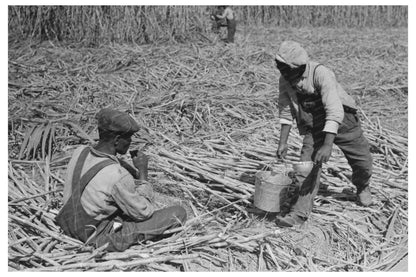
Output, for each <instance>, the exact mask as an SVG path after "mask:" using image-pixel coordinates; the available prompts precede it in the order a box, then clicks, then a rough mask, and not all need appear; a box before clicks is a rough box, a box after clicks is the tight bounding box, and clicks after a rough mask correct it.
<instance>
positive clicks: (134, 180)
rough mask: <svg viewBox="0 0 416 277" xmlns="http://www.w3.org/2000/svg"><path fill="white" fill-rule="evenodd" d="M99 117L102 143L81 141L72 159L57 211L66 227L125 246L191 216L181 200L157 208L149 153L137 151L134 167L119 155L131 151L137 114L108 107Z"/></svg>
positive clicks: (94, 241)
mask: <svg viewBox="0 0 416 277" xmlns="http://www.w3.org/2000/svg"><path fill="white" fill-rule="evenodd" d="M97 120H98V133H99V142H98V144H97V145H95V146H94V147H91V146H80V147H79V148H78V149H77V150H75V152H74V154H73V156H72V159H71V161H70V162H69V164H68V168H67V178H66V181H65V186H64V192H63V194H64V195H63V196H64V197H63V202H64V206H63V207H62V209H61V210H60V212H59V214H58V215H57V217H56V222H57V224H58V225H59V226H60V227H61V228H62V230H63V231H64V233H65V234H66V235H69V236H71V237H73V238H76V239H78V240H80V241H82V242H84V243H86V244H91V245H94V246H95V247H101V246H103V245H105V244H106V243H108V247H107V248H106V250H107V251H124V250H126V249H127V248H129V247H130V246H131V245H133V244H136V243H139V242H142V241H145V240H149V239H155V238H160V237H161V235H163V232H164V231H165V230H167V229H171V228H175V227H178V226H180V225H181V224H182V223H183V222H185V220H186V211H185V209H184V208H182V207H181V206H171V207H167V208H164V209H160V210H156V209H155V206H154V202H153V189H152V187H151V185H150V184H149V183H148V182H147V169H148V158H147V156H146V155H145V154H144V153H142V152H138V153H137V154H136V153H134V154H132V155H133V156H134V157H133V164H134V167H133V166H131V165H130V164H129V163H127V162H125V161H123V160H119V159H118V158H117V157H116V154H125V153H126V152H127V151H128V149H129V147H130V143H131V137H132V136H133V135H134V133H136V132H137V131H138V130H139V125H138V124H137V122H136V121H135V120H134V119H133V117H131V116H130V115H128V114H127V113H123V112H120V111H117V110H113V109H102V110H101V111H100V112H99V113H98V114H97ZM132 152H133V151H132ZM132 152H131V153H132Z"/></svg>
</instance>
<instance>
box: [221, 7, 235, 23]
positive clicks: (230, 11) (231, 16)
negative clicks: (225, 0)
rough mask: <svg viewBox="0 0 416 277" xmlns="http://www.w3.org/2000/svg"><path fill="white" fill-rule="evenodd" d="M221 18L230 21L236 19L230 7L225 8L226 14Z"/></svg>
mask: <svg viewBox="0 0 416 277" xmlns="http://www.w3.org/2000/svg"><path fill="white" fill-rule="evenodd" d="M219 17H220V18H227V19H229V20H232V19H234V12H233V10H232V9H231V8H230V7H227V8H225V10H224V12H223V13H222V15H221V16H219Z"/></svg>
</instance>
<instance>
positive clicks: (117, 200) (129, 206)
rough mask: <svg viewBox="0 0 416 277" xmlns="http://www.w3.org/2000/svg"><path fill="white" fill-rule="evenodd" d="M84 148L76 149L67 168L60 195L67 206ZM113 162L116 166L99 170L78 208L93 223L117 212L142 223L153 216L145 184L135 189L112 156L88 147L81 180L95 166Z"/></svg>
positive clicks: (134, 183) (85, 191)
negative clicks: (81, 207)
mask: <svg viewBox="0 0 416 277" xmlns="http://www.w3.org/2000/svg"><path fill="white" fill-rule="evenodd" d="M85 147H87V146H81V147H79V148H77V149H76V150H75V151H74V153H73V155H72V158H71V160H70V162H69V164H68V168H67V176H66V180H65V186H64V191H63V201H64V203H66V202H67V201H68V199H69V198H70V196H71V194H72V176H73V174H74V169H75V165H76V163H77V161H78V158H79V155H80V153H81V151H82V150H83V149H84V148H85ZM105 159H112V160H114V161H115V162H116V163H115V164H111V165H108V166H106V167H105V168H103V169H102V170H100V171H99V172H98V173H97V175H95V176H94V177H93V178H92V179H91V181H90V182H89V183H88V185H87V186H86V188H85V190H84V192H83V193H82V195H81V205H82V206H83V208H84V209H85V212H86V213H87V214H88V215H90V216H91V217H93V218H94V219H96V220H103V219H105V218H107V217H108V216H110V215H112V214H113V213H114V212H116V211H117V210H118V209H121V210H122V212H123V213H124V214H126V215H127V216H129V217H130V218H132V219H133V220H137V221H142V220H145V219H147V218H149V217H150V216H151V215H152V214H153V212H154V206H153V204H152V202H151V201H152V199H151V196H150V194H148V193H143V191H148V190H149V188H146V187H145V186H149V185H147V184H143V185H136V182H135V180H134V179H133V176H132V175H131V174H130V173H129V172H128V171H127V170H126V169H125V168H123V167H122V166H121V165H120V163H119V161H118V159H117V158H116V157H115V156H112V155H108V154H105V153H102V152H99V151H97V150H95V149H94V148H92V147H90V153H89V154H88V156H87V158H86V160H85V163H84V167H83V168H82V172H81V177H82V175H83V174H85V173H86V172H87V171H88V169H90V168H91V167H93V166H94V165H96V164H97V163H99V162H101V161H103V160H105Z"/></svg>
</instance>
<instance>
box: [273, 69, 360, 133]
mask: <svg viewBox="0 0 416 277" xmlns="http://www.w3.org/2000/svg"><path fill="white" fill-rule="evenodd" d="M318 65H319V63H316V62H313V61H310V62H308V63H307V64H306V69H305V72H304V73H303V74H302V76H301V77H300V78H299V79H298V80H296V81H294V83H292V84H291V83H290V82H289V81H287V80H286V79H284V78H283V76H281V77H280V79H279V103H278V106H279V117H280V123H281V124H288V125H292V122H293V119H296V121H297V124H298V129H299V131H300V133H301V134H304V133H305V129H306V128H307V126H306V125H308V123H307V121H308V120H305V118H301V117H302V112H300V107H299V105H300V101H299V99H298V95H297V94H299V95H302V96H313V95H317V96H318V97H319V96H320V98H321V100H322V104H323V107H324V110H325V125H324V129H323V131H324V132H328V133H334V134H337V132H338V127H339V125H340V124H341V123H342V120H343V118H344V107H343V106H346V107H349V108H352V109H356V104H355V101H354V99H353V98H352V97H351V96H350V95H348V94H347V93H346V92H345V90H344V89H343V88H342V87H341V85H340V84H339V83H338V82H337V80H336V79H335V74H334V73H333V72H332V71H331V70H330V69H328V68H327V67H325V66H323V65H319V66H318ZM317 66H318V67H317ZM315 68H316V70H315ZM314 71H315V73H314ZM309 122H310V120H309ZM310 124H311V122H310Z"/></svg>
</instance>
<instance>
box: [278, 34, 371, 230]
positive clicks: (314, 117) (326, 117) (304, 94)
mask: <svg viewBox="0 0 416 277" xmlns="http://www.w3.org/2000/svg"><path fill="white" fill-rule="evenodd" d="M275 62H276V66H277V68H278V69H279V71H280V73H281V77H280V80H279V115H280V123H281V134H280V141H279V147H278V150H277V156H278V158H284V156H285V155H286V152H287V139H288V136H289V132H290V128H291V125H292V121H293V118H294V119H296V122H297V124H298V129H299V132H300V134H301V135H304V140H303V146H302V150H301V161H313V162H314V163H315V166H314V167H313V168H312V170H311V172H309V173H307V174H303V176H302V174H300V176H298V177H300V178H298V180H299V179H300V180H302V181H301V188H300V193H299V198H298V199H297V202H296V203H295V204H294V206H293V207H292V208H291V212H290V213H289V214H288V215H286V216H285V217H277V224H278V225H279V226H293V225H296V224H300V223H302V222H303V221H305V220H306V219H307V218H308V217H309V215H310V213H311V211H312V205H313V200H314V198H315V196H316V194H317V192H318V189H319V178H320V174H321V165H322V163H326V162H327V161H328V160H329V158H330V156H331V151H332V146H333V143H335V144H336V145H338V147H339V148H340V149H341V150H342V151H343V153H344V155H345V157H346V158H347V160H348V163H349V165H350V166H351V168H352V183H353V184H354V185H355V186H356V187H357V200H358V202H359V204H361V205H363V206H368V205H370V204H371V202H372V200H371V193H370V191H369V184H370V178H371V174H372V157H371V153H370V149H369V144H368V142H367V140H366V138H365V137H364V135H363V131H362V129H361V126H360V121H359V118H358V116H357V113H356V112H357V109H356V104H355V101H354V99H353V98H352V97H351V96H350V95H348V94H347V93H346V92H345V91H344V89H343V88H342V87H341V85H340V84H339V83H338V82H337V81H336V79H335V76H334V73H333V72H332V71H331V70H330V69H328V68H327V67H325V66H323V65H321V64H319V63H317V62H313V61H310V60H309V58H308V54H307V52H306V51H305V50H304V49H303V48H302V47H301V46H300V45H299V44H298V43H296V42H293V41H285V42H283V43H282V44H281V46H280V48H279V51H278V53H277V55H276V57H275Z"/></svg>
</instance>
